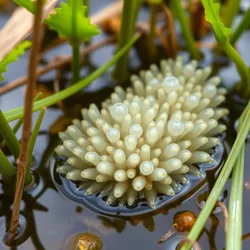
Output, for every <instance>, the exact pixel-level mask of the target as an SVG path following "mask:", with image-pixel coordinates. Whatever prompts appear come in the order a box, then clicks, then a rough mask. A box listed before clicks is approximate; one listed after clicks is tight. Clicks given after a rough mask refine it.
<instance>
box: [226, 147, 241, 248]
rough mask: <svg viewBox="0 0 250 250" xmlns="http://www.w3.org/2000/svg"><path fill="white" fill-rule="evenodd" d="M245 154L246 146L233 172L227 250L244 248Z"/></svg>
mask: <svg viewBox="0 0 250 250" xmlns="http://www.w3.org/2000/svg"><path fill="white" fill-rule="evenodd" d="M244 154H245V146H243V147H242V149H241V151H240V154H239V156H238V158H237V161H236V164H235V167H234V170H233V176H232V185H231V193H230V201H229V218H228V233H227V238H226V249H227V250H235V249H241V246H242V240H241V235H242V195H243V176H244Z"/></svg>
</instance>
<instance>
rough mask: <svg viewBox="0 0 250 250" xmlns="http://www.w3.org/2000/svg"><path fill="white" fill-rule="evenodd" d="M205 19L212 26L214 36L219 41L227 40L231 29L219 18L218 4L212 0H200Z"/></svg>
mask: <svg viewBox="0 0 250 250" xmlns="http://www.w3.org/2000/svg"><path fill="white" fill-rule="evenodd" d="M202 4H203V6H204V9H205V15H206V20H207V21H208V22H210V23H211V24H212V26H213V30H214V33H215V37H216V39H217V41H218V42H219V43H225V42H226V41H227V40H229V37H230V35H231V33H232V29H230V28H227V27H226V26H225V25H224V24H223V23H222V22H221V20H220V4H219V3H218V2H215V1H214V0H202Z"/></svg>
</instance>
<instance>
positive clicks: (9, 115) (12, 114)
mask: <svg viewBox="0 0 250 250" xmlns="http://www.w3.org/2000/svg"><path fill="white" fill-rule="evenodd" d="M139 37H140V34H137V35H135V36H134V37H133V38H132V39H131V40H130V41H129V42H128V43H127V44H126V45H125V46H124V47H123V48H121V49H120V50H118V51H117V52H116V54H115V55H114V56H113V57H112V58H111V59H110V60H109V61H108V62H106V63H105V64H104V65H102V66H101V67H99V68H98V69H97V70H95V71H94V72H93V73H92V74H90V75H89V76H88V77H87V78H85V79H83V80H81V81H79V82H78V83H76V84H74V85H73V86H71V87H69V88H67V89H64V90H61V91H59V92H58V93H56V94H53V95H52V96H49V97H47V98H44V99H42V100H39V101H37V102H35V103H34V107H33V112H35V111H38V110H40V109H41V108H43V107H49V106H51V105H54V104H56V103H57V102H59V101H62V100H64V99H65V98H67V97H69V96H71V95H73V94H75V93H77V92H78V91H80V90H81V89H82V88H84V87H86V86H87V85H89V84H90V83H91V82H92V81H94V80H95V79H96V78H98V77H99V76H101V75H102V74H103V73H104V72H106V71H107V70H108V69H109V68H110V67H111V66H112V65H113V64H114V63H116V62H117V60H118V59H119V58H120V57H121V56H123V55H124V53H126V52H127V51H128V49H129V48H130V47H131V46H132V45H133V44H134V43H135V42H136V41H137V40H138V39H139ZM4 115H5V118H6V119H7V121H8V122H10V121H13V120H16V119H18V118H21V117H22V116H23V107H19V108H15V109H12V110H9V111H7V112H5V113H4Z"/></svg>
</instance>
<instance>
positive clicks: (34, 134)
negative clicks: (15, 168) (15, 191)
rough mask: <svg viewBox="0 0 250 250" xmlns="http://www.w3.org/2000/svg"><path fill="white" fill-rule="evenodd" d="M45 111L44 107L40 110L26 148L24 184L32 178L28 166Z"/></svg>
mask: <svg viewBox="0 0 250 250" xmlns="http://www.w3.org/2000/svg"><path fill="white" fill-rule="evenodd" d="M45 112H46V109H45V108H43V109H42V110H41V111H40V114H39V116H38V118H37V121H36V124H35V126H34V129H33V132H32V135H31V138H30V142H29V149H28V165H27V168H26V174H25V184H26V185H27V184H29V183H30V182H31V179H32V176H31V173H30V167H31V163H32V158H33V151H34V147H35V143H36V139H37V136H38V133H39V130H40V126H41V124H42V121H43V117H44V115H45Z"/></svg>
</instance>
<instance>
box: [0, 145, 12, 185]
mask: <svg viewBox="0 0 250 250" xmlns="http://www.w3.org/2000/svg"><path fill="white" fill-rule="evenodd" d="M0 163H1V164H0V174H1V175H2V177H3V181H4V183H9V184H11V183H13V180H14V179H13V177H14V176H15V173H16V171H15V169H14V167H13V166H12V164H11V163H10V162H9V160H8V159H7V157H6V156H5V154H4V153H3V151H2V150H1V149H0Z"/></svg>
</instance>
